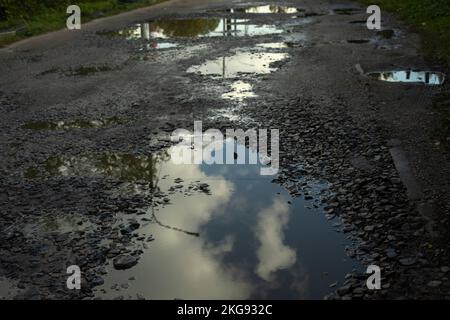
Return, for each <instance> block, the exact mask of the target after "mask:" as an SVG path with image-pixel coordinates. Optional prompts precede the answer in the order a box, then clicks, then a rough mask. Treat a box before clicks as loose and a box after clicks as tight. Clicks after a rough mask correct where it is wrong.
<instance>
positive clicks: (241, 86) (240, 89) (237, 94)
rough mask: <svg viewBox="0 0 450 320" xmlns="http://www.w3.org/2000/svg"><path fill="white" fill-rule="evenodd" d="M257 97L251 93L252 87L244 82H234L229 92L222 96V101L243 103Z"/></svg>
mask: <svg viewBox="0 0 450 320" xmlns="http://www.w3.org/2000/svg"><path fill="white" fill-rule="evenodd" d="M255 97H257V95H256V94H255V93H254V92H253V86H252V85H251V84H250V83H247V82H244V81H235V82H233V84H232V85H231V91H229V92H227V93H224V94H223V95H222V98H223V99H228V100H235V101H243V100H244V99H247V98H255Z"/></svg>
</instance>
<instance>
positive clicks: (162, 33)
mask: <svg viewBox="0 0 450 320" xmlns="http://www.w3.org/2000/svg"><path fill="white" fill-rule="evenodd" d="M282 32H284V30H283V29H281V28H278V27H276V26H274V25H258V24H249V23H248V20H246V19H227V18H224V19H201V18H200V19H168V20H157V21H153V22H151V23H142V24H137V25H135V26H134V27H133V28H127V29H124V30H121V31H118V32H117V33H115V35H118V36H122V37H125V38H126V39H129V40H130V39H144V40H151V41H153V40H154V39H171V38H196V37H231V36H236V37H244V36H249V37H252V36H262V35H270V34H279V33H282ZM108 34H110V33H108Z"/></svg>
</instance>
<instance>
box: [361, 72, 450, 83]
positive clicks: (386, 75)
mask: <svg viewBox="0 0 450 320" xmlns="http://www.w3.org/2000/svg"><path fill="white" fill-rule="evenodd" d="M367 75H368V76H369V77H370V78H373V79H376V80H380V81H387V82H403V83H423V84H426V85H432V86H436V85H442V84H443V83H444V81H445V74H444V73H442V72H432V71H412V70H409V71H385V72H370V73H368V74H367Z"/></svg>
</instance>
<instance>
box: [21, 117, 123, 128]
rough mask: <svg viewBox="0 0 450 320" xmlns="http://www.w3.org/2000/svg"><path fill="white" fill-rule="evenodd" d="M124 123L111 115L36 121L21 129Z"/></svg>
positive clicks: (105, 125) (101, 125)
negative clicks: (91, 118)
mask: <svg viewBox="0 0 450 320" xmlns="http://www.w3.org/2000/svg"><path fill="white" fill-rule="evenodd" d="M122 123H124V121H123V120H121V119H119V118H117V117H111V118H107V119H103V120H72V121H53V122H52V121H36V122H29V123H26V124H24V125H23V126H22V127H21V128H22V129H30V130H71V129H88V128H101V127H107V126H112V125H116V124H122Z"/></svg>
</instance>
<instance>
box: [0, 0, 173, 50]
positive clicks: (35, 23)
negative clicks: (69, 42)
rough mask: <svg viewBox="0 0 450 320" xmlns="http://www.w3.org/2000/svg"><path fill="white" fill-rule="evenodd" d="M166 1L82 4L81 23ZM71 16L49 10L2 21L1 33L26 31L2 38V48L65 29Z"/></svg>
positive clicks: (60, 10) (62, 10)
mask: <svg viewBox="0 0 450 320" xmlns="http://www.w3.org/2000/svg"><path fill="white" fill-rule="evenodd" d="M163 1H166V0H141V1H139V2H136V3H119V2H118V0H99V1H94V2H89V3H80V4H79V6H80V9H81V22H82V23H86V22H88V21H91V20H93V19H96V18H100V17H106V16H111V15H114V14H118V13H120V12H125V11H129V10H133V9H137V8H141V7H146V6H150V5H154V4H157V3H160V2H163ZM68 16H69V15H68V14H67V13H66V8H62V9H59V10H55V9H48V10H45V12H42V13H39V14H36V15H34V16H33V17H32V18H30V19H26V20H19V19H16V20H6V21H0V32H1V31H4V30H10V29H14V28H15V27H17V26H25V27H26V28H24V30H22V31H19V32H17V34H16V35H6V36H0V47H4V46H7V45H9V44H11V43H14V42H16V41H19V40H22V39H25V38H28V37H32V36H36V35H39V34H42V33H46V32H50V31H55V30H59V29H64V28H65V27H66V20H67V17H68Z"/></svg>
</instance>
